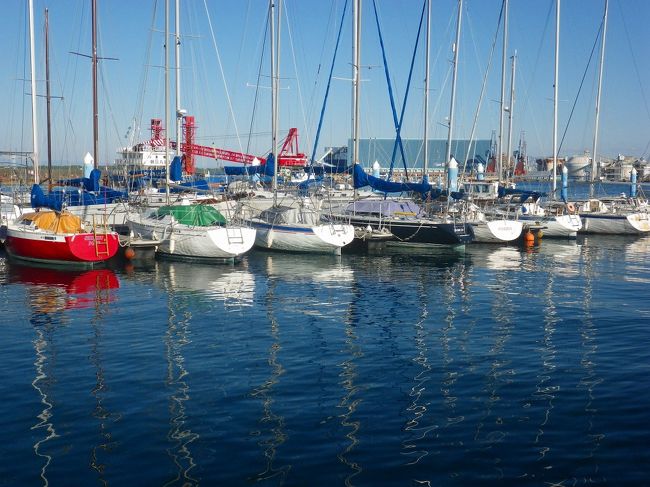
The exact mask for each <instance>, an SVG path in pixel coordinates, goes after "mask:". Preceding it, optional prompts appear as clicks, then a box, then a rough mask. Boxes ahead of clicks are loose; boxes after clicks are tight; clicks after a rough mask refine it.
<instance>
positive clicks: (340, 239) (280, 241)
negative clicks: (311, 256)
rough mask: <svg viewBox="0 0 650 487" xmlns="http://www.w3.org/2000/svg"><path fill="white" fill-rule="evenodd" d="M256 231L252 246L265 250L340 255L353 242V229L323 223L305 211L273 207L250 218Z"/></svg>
mask: <svg viewBox="0 0 650 487" xmlns="http://www.w3.org/2000/svg"><path fill="white" fill-rule="evenodd" d="M250 222H251V224H252V225H253V227H254V228H255V230H257V236H256V237H255V245H256V246H257V247H260V248H263V249H269V250H282V251H287V252H311V253H333V254H340V253H341V248H342V247H345V246H346V245H348V244H349V243H351V242H352V240H353V239H354V227H353V226H352V225H348V224H342V223H334V222H323V221H321V220H320V216H319V213H318V212H317V211H315V210H311V209H309V208H306V207H298V208H292V207H288V206H273V207H271V208H269V209H268V210H265V211H263V212H262V213H261V214H260V216H259V217H257V218H252V219H251V220H250Z"/></svg>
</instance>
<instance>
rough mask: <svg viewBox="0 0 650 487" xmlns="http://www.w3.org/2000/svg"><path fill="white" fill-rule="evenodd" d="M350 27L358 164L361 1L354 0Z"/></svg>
mask: <svg viewBox="0 0 650 487" xmlns="http://www.w3.org/2000/svg"><path fill="white" fill-rule="evenodd" d="M352 10H353V16H352V17H353V25H352V163H353V164H359V113H360V111H359V103H360V99H359V96H360V87H361V80H360V79H359V75H360V71H361V0H354V4H353V9H352Z"/></svg>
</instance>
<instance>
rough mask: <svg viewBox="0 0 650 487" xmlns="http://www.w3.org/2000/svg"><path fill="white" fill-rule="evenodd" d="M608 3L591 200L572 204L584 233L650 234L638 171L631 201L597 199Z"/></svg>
mask: <svg viewBox="0 0 650 487" xmlns="http://www.w3.org/2000/svg"><path fill="white" fill-rule="evenodd" d="M608 7H609V2H608V0H605V9H604V12H603V24H602V26H603V29H602V40H601V44H600V65H599V70H598V93H597V95H596V117H595V119H596V120H595V128H594V144H593V150H592V155H591V174H590V178H589V179H590V184H591V186H590V187H589V199H588V200H587V201H582V202H577V203H573V204H572V206H575V208H576V211H577V212H578V213H579V214H580V218H582V220H583V221H584V226H583V228H582V232H583V233H599V234H616V235H642V234H647V233H650V214H649V213H648V203H647V201H643V200H641V199H640V198H637V194H636V192H637V188H636V177H637V174H636V169H632V172H631V174H630V180H631V181H630V199H629V200H628V199H626V198H624V199H620V198H619V199H612V200H611V201H607V202H606V201H603V200H601V199H597V198H594V184H595V181H596V172H597V170H598V166H597V163H596V156H597V149H598V124H599V121H600V96H601V91H602V79H603V66H604V61H605V39H606V36H607V13H608Z"/></svg>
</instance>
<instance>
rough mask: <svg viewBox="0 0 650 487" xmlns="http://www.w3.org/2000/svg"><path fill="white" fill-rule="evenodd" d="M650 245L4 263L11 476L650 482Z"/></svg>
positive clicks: (1, 475)
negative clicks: (70, 268)
mask: <svg viewBox="0 0 650 487" xmlns="http://www.w3.org/2000/svg"><path fill="white" fill-rule="evenodd" d="M649 252H650V238H615V237H589V238H581V239H579V240H578V241H577V242H553V241H551V240H547V241H543V242H542V244H541V245H540V246H537V247H534V248H531V249H522V248H519V247H499V246H478V245H475V246H468V247H467V248H466V249H465V251H464V252H461V251H456V250H452V249H436V250H435V251H431V252H429V253H426V254H421V253H420V254H409V253H397V252H393V251H391V252H387V253H386V254H382V255H366V254H353V255H343V256H341V257H334V256H321V257H316V256H302V255H288V254H279V253H252V254H251V255H249V256H247V257H246V258H244V259H243V261H242V262H240V263H239V264H237V265H234V266H209V265H196V264H185V263H170V262H163V261H152V262H148V263H144V264H142V265H138V266H137V267H135V268H116V269H106V270H93V271H85V272H75V273H66V272H62V271H55V270H47V269H37V268H31V267H25V266H18V265H15V264H13V263H11V262H7V260H6V259H5V257H4V254H0V284H1V285H0V312H1V315H2V320H1V323H2V324H1V325H0V341H1V343H2V347H1V348H0V364H1V367H0V394H1V395H0V397H2V401H1V402H0V431H2V441H1V442H0V484H2V485H19V486H28V485H102V484H105V485H119V486H126V485H138V486H140V485H292V486H293V485H300V486H303V485H304V486H313V485H319V486H320V485H322V486H331V485H356V486H377V485H390V486H393V485H395V486H397V485H399V486H401V485H454V486H460V485H463V486H464V485H517V486H519V485H563V486H568V485H583V484H597V485H598V484H600V485H615V486H619V485H635V486H638V485H648V483H649V482H650V481H649V480H648V478H649V473H650V447H648V438H649V437H650V421H649V420H650V414H649V413H648V411H649V410H650V348H649V347H648V343H650V300H649V299H648V298H649V284H650V263H648V255H649Z"/></svg>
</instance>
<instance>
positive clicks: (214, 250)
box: [128, 204, 255, 261]
mask: <svg viewBox="0 0 650 487" xmlns="http://www.w3.org/2000/svg"><path fill="white" fill-rule="evenodd" d="M128 225H129V228H130V230H131V232H132V234H133V236H136V237H138V238H143V239H148V240H152V241H155V242H159V244H158V247H157V252H158V254H160V255H163V256H165V257H170V258H176V259H183V260H216V261H233V260H234V259H236V258H238V257H240V256H241V255H243V254H245V253H246V252H248V251H249V250H250V249H251V248H252V247H253V244H254V243H255V229H253V228H250V227H246V226H239V225H229V224H227V223H226V220H225V218H224V217H223V216H222V215H221V214H220V213H219V212H218V211H217V210H216V209H214V208H213V207H211V206H208V205H189V204H188V205H170V206H162V207H160V208H157V209H155V210H153V211H149V212H148V213H144V214H141V213H138V214H133V215H129V217H128Z"/></svg>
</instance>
